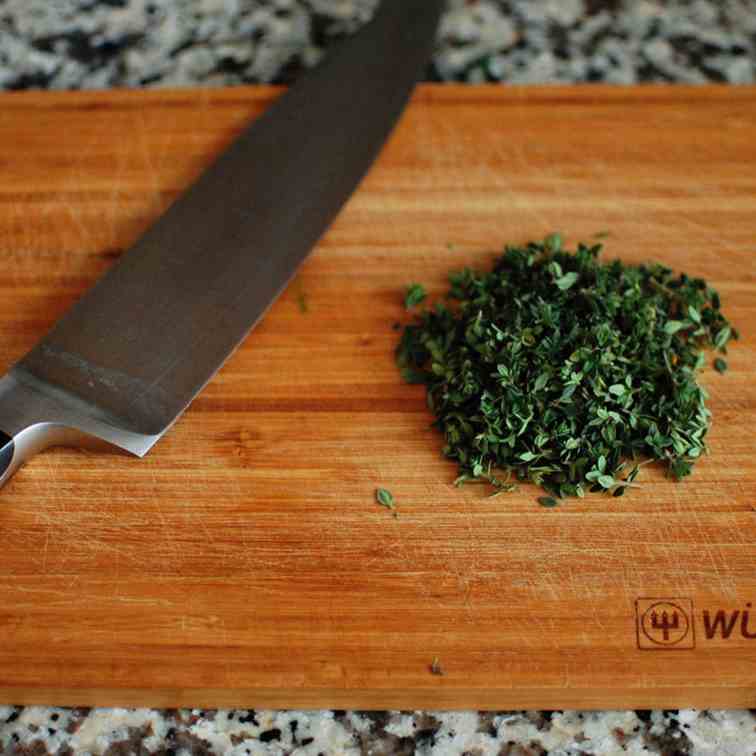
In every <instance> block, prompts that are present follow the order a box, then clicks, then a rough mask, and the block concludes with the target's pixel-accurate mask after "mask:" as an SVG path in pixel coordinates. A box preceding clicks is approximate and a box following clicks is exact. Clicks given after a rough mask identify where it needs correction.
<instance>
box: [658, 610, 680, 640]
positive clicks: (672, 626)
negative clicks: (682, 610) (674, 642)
mask: <svg viewBox="0 0 756 756" xmlns="http://www.w3.org/2000/svg"><path fill="white" fill-rule="evenodd" d="M651 627H653V628H654V630H661V631H662V634H663V636H664V640H665V641H668V640H669V631H670V630H679V629H680V616H679V615H678V614H677V612H675V611H673V612H672V617H671V618H670V616H669V614H668V613H667V610H666V609H665V610H664V611H663V612H661V617H660V616H659V612H655V611H654V612H651Z"/></svg>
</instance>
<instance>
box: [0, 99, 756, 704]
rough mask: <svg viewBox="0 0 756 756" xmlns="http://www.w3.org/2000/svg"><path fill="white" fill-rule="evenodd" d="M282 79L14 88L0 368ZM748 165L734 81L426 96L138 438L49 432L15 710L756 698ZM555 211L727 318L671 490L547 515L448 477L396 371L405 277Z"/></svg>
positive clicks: (525, 234) (32, 510) (24, 487)
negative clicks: (689, 447) (671, 276)
mask: <svg viewBox="0 0 756 756" xmlns="http://www.w3.org/2000/svg"><path fill="white" fill-rule="evenodd" d="M278 94H279V91H278V90H276V89H269V88H265V89H253V88H252V89H244V88H241V89H234V90H230V91H201V92H198V91H182V92H170V93H167V92H163V91H153V92H128V93H126V92H113V93H94V94H40V93H37V94H6V95H3V96H2V98H1V106H0V263H1V264H0V363H1V364H2V365H6V366H7V365H10V364H11V363H12V362H13V361H14V360H16V359H17V358H19V357H21V356H22V354H24V352H25V351H26V350H27V349H29V348H30V347H31V346H32V344H33V343H34V342H35V341H36V340H37V339H38V338H40V337H41V336H42V335H43V334H44V333H45V331H46V329H47V328H48V327H49V326H50V325H51V324H52V323H53V321H54V320H55V319H56V318H57V317H58V316H60V315H61V314H62V313H63V312H64V311H65V309H66V308H67V307H68V306H69V305H70V304H71V303H72V302H73V301H74V300H75V299H76V298H77V297H78V296H79V295H80V294H81V293H82V292H83V291H84V290H85V289H86V288H87V287H89V286H90V285H91V284H92V283H93V282H94V281H95V280H96V279H97V278H98V277H99V276H100V275H101V274H102V273H103V272H104V271H105V270H106V269H107V268H108V266H110V265H111V264H112V263H113V261H114V260H115V259H116V258H117V257H118V256H119V255H120V254H121V253H122V252H123V251H124V250H125V249H126V248H128V246H129V245H130V244H131V243H132V242H133V241H134V240H135V239H136V238H137V237H138V236H139V235H140V233H141V232H142V231H144V229H145V228H146V227H147V226H148V225H149V224H150V223H151V222H152V221H153V220H154V219H155V218H156V217H157V216H158V215H159V214H160V213H161V211H162V210H164V208H165V207H166V206H167V205H168V204H169V203H170V202H171V201H172V200H173V199H174V198H175V197H176V196H177V194H178V193H179V192H180V191H181V190H183V189H184V188H185V187H186V186H187V185H188V184H189V183H190V182H191V181H192V179H193V178H194V177H196V176H197V175H198V173H199V172H200V170H201V169H202V168H203V166H205V165H206V164H207V163H208V161H210V160H211V159H212V157H213V156H214V155H216V154H217V153H218V152H219V150H220V149H221V148H222V147H223V146H224V145H226V144H227V143H228V142H229V141H230V140H231V139H232V138H233V137H234V135H235V134H237V133H238V132H239V130H240V129H241V128H242V127H243V126H244V125H245V124H246V123H247V122H248V121H249V120H250V119H251V118H253V117H255V116H257V115H259V114H260V113H261V112H262V111H263V110H264V109H265V108H266V107H267V106H268V105H269V104H270V103H271V102H272V101H273V99H274V98H275V97H276V96H277V95H278ZM292 147H293V146H292V145H289V144H283V143H282V144H281V146H280V148H281V149H282V150H287V149H292ZM755 168H756V90H755V89H753V88H730V89H718V88H700V89H692V88H673V87H670V88H650V89H621V88H617V89H613V88H604V87H590V88H572V87H563V88H549V87H544V88H531V89H515V88H499V87H488V88H475V87H455V86H444V87H440V86H438V87H434V86H428V87H424V88H421V89H420V90H419V91H418V93H417V95H416V97H415V99H414V103H413V104H412V106H411V108H410V110H409V111H408V113H407V115H406V117H405V118H404V120H403V122H402V124H401V126H400V128H399V130H398V132H397V133H396V134H395V136H394V138H393V139H392V141H391V143H390V145H389V146H388V148H387V149H386V151H385V153H384V154H383V156H382V157H381V159H380V161H379V162H378V164H377V165H376V167H375V168H374V170H373V171H372V172H371V174H370V176H369V178H368V180H367V181H366V183H365V184H364V185H363V187H362V189H361V190H360V191H359V193H358V194H357V195H356V196H355V197H354V198H353V200H352V201H351V202H350V203H349V205H348V207H347V209H346V210H345V212H344V213H343V214H342V215H341V217H340V218H339V220H338V221H337V223H336V224H335V226H334V227H333V228H332V229H331V231H330V232H329V233H328V234H327V236H326V237H325V238H324V239H323V241H322V243H321V244H320V246H319V248H318V249H317V251H316V252H315V253H314V255H313V256H312V257H311V258H310V260H309V261H308V262H307V263H306V265H305V266H304V268H303V270H302V272H301V275H300V276H299V277H298V279H297V280H296V281H295V282H294V283H293V284H292V285H291V287H290V288H289V290H288V291H287V293H286V294H285V295H284V296H283V298H282V299H281V300H279V302H278V303H277V304H276V305H275V306H274V307H273V309H272V310H271V312H270V314H269V315H268V317H267V318H266V319H265V321H264V323H263V324H262V325H261V326H260V327H259V328H257V330H256V331H255V332H254V333H253V334H252V336H251V337H250V338H249V339H248V341H247V342H246V343H245V345H244V347H243V348H242V349H241V350H240V351H239V352H238V353H237V354H236V355H235V356H234V357H233V358H232V360H231V361H230V362H229V363H228V365H227V366H226V367H225V368H224V369H223V371H222V372H221V374H220V375H219V376H218V377H217V379H216V380H214V381H213V383H212V384H211V385H210V386H209V387H208V388H207V390H206V391H205V392H204V393H203V394H202V396H201V397H200V398H199V399H198V400H197V401H196V402H195V403H194V405H193V407H192V408H191V410H190V411H189V412H188V413H187V414H186V415H185V417H184V418H183V419H182V420H181V421H180V422H179V423H178V424H177V425H176V427H175V428H174V429H173V430H172V431H171V433H169V434H168V435H167V436H166V437H165V438H164V440H162V441H161V442H160V444H159V445H158V446H157V447H156V448H155V449H154V450H153V452H152V453H151V454H150V455H149V456H148V457H147V458H146V459H144V460H142V461H139V460H136V459H131V458H128V457H125V456H119V455H116V454H114V455H96V454H92V453H87V452H83V451H78V450H53V451H50V452H48V453H46V454H44V455H41V456H40V457H38V458H37V459H36V460H34V461H33V462H32V463H31V464H29V465H28V466H27V467H26V468H24V469H23V470H22V471H21V472H20V473H19V474H18V475H17V477H16V478H15V480H14V481H12V483H11V484H10V485H9V486H8V487H7V488H6V489H5V490H3V491H2V493H1V494H0V496H2V501H1V502H0V532H1V533H2V549H1V550H0V633H1V635H2V638H3V640H2V643H1V644H0V699H1V700H2V701H3V702H7V703H15V704H21V703H27V704H28V703H40V704H42V703H46V704H69V705H71V704H99V705H107V704H111V705H112V704H116V705H119V704H120V705H152V706H177V705H181V706H204V707H210V706H246V707H254V706H266V707H338V708H345V707H360V708H472V707H479V708H509V707H516V708H521V707H546V708H548V707H554V708H563V707H586V708H589V707H595V708H610V707H677V706H697V707H740V706H751V707H754V706H756V638H755V637H754V636H756V513H755V510H756V464H755V463H754V459H756V457H755V455H756V443H755V441H756V436H755V433H754V428H756V381H755V380H754V369H755V368H756V170H754V169H755ZM281 222H282V223H285V222H287V221H286V216H285V213H284V214H283V215H282V219H281ZM554 230H560V231H562V232H563V233H564V234H565V236H566V238H567V239H568V240H569V241H570V243H574V242H575V241H577V240H580V239H590V238H591V236H592V235H594V234H596V233H597V232H602V231H609V234H610V235H609V237H608V239H607V242H606V244H607V249H606V255H607V257H615V256H621V257H622V258H624V259H626V260H628V261H642V260H647V259H651V258H653V259H656V260H660V261H663V262H665V263H667V264H669V265H670V266H672V267H674V268H678V269H682V270H686V271H688V272H690V273H692V274H695V275H697V276H704V277H706V278H707V279H709V280H710V281H711V282H712V284H713V285H715V286H716V288H718V289H719V290H720V292H721V294H722V298H723V301H724V303H725V311H726V313H727V314H728V316H729V317H730V318H731V319H732V320H733V321H734V322H735V323H736V324H737V325H738V326H739V327H740V329H741V331H742V334H743V338H742V340H741V342H740V343H739V344H738V345H737V346H736V347H735V348H733V349H732V350H731V357H730V370H729V372H727V373H726V374H725V375H723V376H719V375H716V374H715V373H713V371H712V370H711V369H708V370H707V371H706V374H705V376H704V381H705V384H706V386H707V387H708V388H709V390H710V392H711V407H712V409H713V412H714V418H715V423H714V427H713V430H712V432H711V435H710V446H711V455H710V456H709V457H707V458H706V459H704V460H703V461H702V462H701V463H700V464H699V465H698V466H697V467H696V470H695V474H694V476H693V477H692V478H691V479H689V480H687V481H685V482H684V483H674V482H671V481H669V480H667V479H665V478H664V477H663V475H662V474H661V473H660V472H659V471H649V472H647V473H645V474H644V478H643V481H642V482H643V483H644V484H645V485H644V487H643V488H642V489H640V490H638V491H633V492H632V495H628V496H626V497H624V498H622V499H607V498H604V497H601V496H598V495H594V496H589V497H588V498H586V499H585V500H582V501H577V500H576V501H569V502H565V503H564V504H562V505H561V506H559V507H558V508H557V509H554V510H546V509H543V508H541V507H539V506H538V504H537V503H536V496H537V493H538V492H537V490H536V489H535V488H533V487H528V486H525V487H523V488H522V489H521V490H520V491H519V492H518V493H514V494H512V495H510V496H507V497H500V498H496V499H486V498H484V497H483V493H482V492H481V491H479V490H478V489H476V488H475V487H471V488H469V489H463V490H459V489H456V488H454V487H453V486H452V485H451V483H452V481H453V479H454V477H455V473H456V471H455V468H454V466H453V465H452V464H450V463H448V462H446V461H444V460H443V459H442V458H441V456H440V448H441V439H440V438H439V437H438V436H437V434H436V432H435V431H433V430H432V429H430V428H429V422H430V420H431V418H430V416H429V414H428V412H427V411H426V409H425V403H424V396H423V390H422V388H420V387H417V386H406V385H403V384H402V382H401V381H400V379H399V376H398V374H397V370H396V368H395V366H394V362H393V355H392V353H393V348H394V345H395V343H396V340H397V333H396V332H395V331H394V330H392V325H393V324H394V323H396V322H398V321H405V320H406V315H405V313H404V312H403V309H402V289H403V286H404V285H405V284H407V283H409V282H411V281H415V280H417V281H423V282H425V283H427V284H428V286H429V288H430V290H431V292H432V293H433V294H441V293H442V292H444V291H445V288H444V287H445V277H446V274H447V272H448V271H449V270H451V269H457V268H460V267H462V266H464V265H473V266H487V265H488V264H489V263H490V262H491V261H492V259H493V258H494V256H495V255H496V254H497V252H499V251H500V250H501V248H502V246H503V244H504V243H507V242H510V243H514V242H524V241H527V240H530V239H536V238H541V237H543V236H544V235H545V234H547V233H549V232H551V231H554ZM303 304H306V307H303V306H302V305H303ZM303 310H306V311H303ZM113 337H114V338H117V334H113ZM377 486H385V487H386V488H389V489H390V490H391V491H393V493H394V495H395V497H396V500H397V502H398V507H399V517H398V518H396V519H395V518H393V517H392V516H391V513H390V512H388V511H387V510H385V509H382V508H380V507H378V506H377V505H376V504H375V502H374V499H373V492H374V489H375V488H376V487H377ZM655 604H659V606H656V610H657V622H656V626H654V623H653V621H652V613H653V605H655ZM664 610H666V611H667V617H668V620H669V621H668V627H667V628H666V629H665V628H664V627H663V626H662V621H661V619H660V618H661V617H663V611H664ZM675 617H676V618H677V619H676V620H674V618H675ZM674 624H676V625H677V627H676V628H675V627H674ZM728 630H729V633H728V632H727V631H728ZM725 636H727V637H725ZM434 659H437V660H438V664H439V665H440V667H441V669H442V671H443V674H442V675H439V674H433V673H432V672H431V665H432V663H433V661H434Z"/></svg>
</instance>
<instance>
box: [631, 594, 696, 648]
mask: <svg viewBox="0 0 756 756" xmlns="http://www.w3.org/2000/svg"><path fill="white" fill-rule="evenodd" d="M635 615H636V630H637V636H638V648H639V649H642V650H644V651H661V650H670V651H672V650H683V649H691V648H695V647H696V631H695V628H694V626H693V601H692V600H691V599H689V598H639V599H637V600H636V602H635Z"/></svg>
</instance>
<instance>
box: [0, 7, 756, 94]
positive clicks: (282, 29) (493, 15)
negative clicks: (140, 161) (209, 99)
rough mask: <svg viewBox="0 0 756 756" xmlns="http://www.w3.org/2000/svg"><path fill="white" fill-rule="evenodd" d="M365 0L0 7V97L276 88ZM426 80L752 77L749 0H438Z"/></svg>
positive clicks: (356, 17) (355, 19) (362, 17)
mask: <svg viewBox="0 0 756 756" xmlns="http://www.w3.org/2000/svg"><path fill="white" fill-rule="evenodd" d="M375 4H376V0H99V1H98V0H3V1H2V2H0V88H28V87H43V88H46V87H50V88H57V89H67V88H78V87H85V88H102V87H113V86H134V87H139V86H185V85H206V86H218V85H223V84H231V85H233V84H239V83H244V82H249V83H251V82H271V81H275V82H288V81H291V80H292V79H293V78H295V77H296V75H297V73H298V72H299V71H300V70H301V69H302V67H304V66H309V65H312V64H314V63H316V62H317V61H318V60H319V59H320V57H321V56H322V54H323V52H324V50H326V49H327V48H328V47H329V46H330V45H332V44H333V43H334V42H335V41H336V40H337V39H338V38H339V37H341V36H343V35H345V34H349V33H351V32H352V31H354V30H355V29H356V28H358V27H359V26H360V25H361V24H362V23H364V22H365V21H366V20H368V19H369V18H370V16H371V13H372V11H373V9H374V8H375ZM428 77H429V78H432V79H441V80H462V81H471V82H478V81H486V80H488V81H499V80H502V81H505V82H508V83H522V84H526V83H541V82H575V81H607V82H614V83H618V84H630V83H635V82H638V81H655V82H686V83H691V84H696V83H703V82H707V81H722V82H730V83H733V84H739V83H740V84H745V83H751V82H753V81H754V79H755V77H756V3H754V2H753V0H450V2H449V10H448V12H447V13H446V15H445V18H444V21H443V24H442V27H441V30H440V33H439V39H438V47H437V52H436V55H435V59H434V61H433V64H432V65H431V66H430V67H429V70H428Z"/></svg>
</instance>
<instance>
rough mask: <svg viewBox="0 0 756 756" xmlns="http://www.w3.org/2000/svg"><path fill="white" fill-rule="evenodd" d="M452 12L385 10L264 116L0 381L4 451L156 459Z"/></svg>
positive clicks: (368, 160)
mask: <svg viewBox="0 0 756 756" xmlns="http://www.w3.org/2000/svg"><path fill="white" fill-rule="evenodd" d="M442 6H443V2H442V0H384V2H383V3H382V5H381V7H380V9H379V11H378V13H377V15H376V17H375V18H374V20H373V21H372V22H371V23H369V24H368V25H367V26H366V27H365V28H364V29H362V30H361V31H360V32H358V33H357V34H356V35H355V36H354V37H352V38H350V39H348V40H346V41H344V42H343V43H342V46H341V47H340V48H339V49H337V50H336V51H334V52H333V54H332V55H331V56H329V57H328V58H327V59H326V61H325V62H324V63H323V64H322V65H321V66H320V67H318V68H317V69H316V70H314V71H312V72H310V73H309V74H307V75H306V76H305V77H304V78H303V80H302V81H300V82H299V83H298V84H297V85H296V86H295V87H293V88H292V89H291V90H290V91H289V92H287V93H286V94H285V95H283V96H282V97H281V98H280V99H279V100H278V101H277V102H276V103H275V104H274V105H273V106H272V107H271V108H270V109H269V110H268V111H267V112H266V113H265V114H264V115H263V116H262V117H261V118H259V119H258V120H257V121H256V122H255V123H254V124H253V125H252V126H251V128H250V129H249V130H248V131H247V132H246V133H244V134H243V135H242V136H241V137H240V138H239V139H238V140H237V141H236V142H235V143H234V144H233V145H232V146H231V147H230V149H229V150H228V151H227V152H226V153H225V154H223V155H222V156H221V157H220V159H219V160H218V161H217V162H216V163H215V164H214V165H213V166H212V167H211V168H210V169H209V170H208V171H207V172H206V173H205V174H204V175H203V176H202V177H201V178H200V180H199V181H198V182H197V183H196V184H195V185H194V186H193V187H192V188H191V189H190V190H189V191H188V192H187V193H186V194H185V195H184V196H183V197H181V198H180V199H179V200H178V201H177V202H176V203H175V204H174V205H173V206H172V207H171V208H170V209H169V210H168V211H167V212H166V213H165V215H164V216H163V217H162V218H161V219H160V220H159V221H158V222H157V224H156V225H155V226H153V227H152V228H151V229H150V230H149V231H148V232H147V233H146V234H145V235H144V236H143V238H142V239H141V240H140V241H139V242H138V243H137V244H136V246H135V247H134V248H132V249H131V250H130V251H129V252H127V253H126V254H125V255H124V256H123V257H122V258H121V260H120V261H119V262H118V263H117V264H116V265H115V266H114V267H113V268H112V269H111V270H110V271H109V272H108V273H107V274H106V275H105V276H104V278H103V279H102V280H100V282H99V283H98V284H96V285H95V286H94V287H93V288H92V289H91V290H90V291H89V292H88V293H86V294H85V295H84V297H83V298H82V299H81V300H80V301H79V302H78V303H77V304H76V305H75V306H74V307H73V308H72V309H71V310H70V311H69V312H68V313H67V314H66V315H65V316H64V317H63V318H62V319H61V320H60V321H59V322H58V323H57V324H56V325H55V327H54V328H53V329H52V331H51V332H50V333H49V334H48V335H47V336H46V337H45V338H44V339H43V340H42V341H40V342H39V344H38V345H37V346H36V347H35V348H34V349H33V350H32V351H31V352H30V353H29V354H28V355H27V356H26V357H24V358H23V359H22V360H21V361H20V362H19V363H18V364H17V365H16V366H15V367H14V368H13V369H12V371H11V372H10V373H9V375H8V376H6V378H5V379H3V380H2V381H0V429H2V431H4V432H5V433H6V434H7V438H8V439H13V438H16V444H17V446H18V443H19V440H18V434H20V433H22V432H26V433H27V436H29V437H30V438H31V437H34V438H36V439H37V440H36V441H34V442H33V443H32V441H29V443H27V445H26V448H27V450H34V449H36V448H38V447H39V446H40V445H41V441H40V440H39V437H40V436H44V437H45V438H47V440H48V442H49V438H50V429H51V428H53V427H54V428H55V429H56V432H57V433H58V436H59V438H58V441H60V440H62V441H65V442H67V441H69V440H70V439H71V433H70V431H71V429H72V428H73V429H77V430H80V431H84V432H85V433H87V434H89V435H92V436H97V437H98V438H102V439H105V440H107V441H108V442H110V443H113V444H116V445H117V446H120V447H122V448H124V449H127V450H129V451H131V452H134V453H136V454H139V455H142V454H145V453H146V452H147V451H148V450H149V449H150V448H151V447H152V445H153V444H154V443H155V442H156V441H157V440H158V439H159V438H160V437H161V435H162V434H164V433H165V431H166V430H167V429H168V428H169V427H170V425H171V424H172V423H173V422H174V421H175V420H176V418H177V417H178V416H179V415H180V414H181V413H182V412H183V410H184V409H186V407H187V406H188V405H189V403H190V402H191V400H192V399H193V398H194V397H195V396H196V395H197V393H198V392H199V391H201V389H202V388H203V386H204V385H205V384H206V383H207V382H208V381H209V380H210V379H211V377H212V376H213V375H214V374H215V372H216V371H217V370H218V369H219V368H220V366H221V365H222V364H223V362H224V361H225V360H226V359H227V358H228V357H229V355H230V354H231V353H232V352H233V351H234V350H235V349H236V347H237V346H238V345H239V344H240V343H241V342H242V341H243V339H244V338H245V336H246V335H247V334H248V333H249V331H250V330H251V328H252V327H253V326H254V324H255V323H256V322H257V321H258V320H259V319H260V318H261V317H262V316H263V314H264V313H265V311H266V310H267V308H268V307H269V306H270V305H271V303H272V302H273V301H274V300H275V298H276V297H277V295H278V294H279V293H280V292H281V291H282V290H283V289H284V288H285V286H286V284H287V282H288V281H289V280H290V279H291V277H292V276H293V274H294V273H295V271H296V269H297V268H298V266H299V265H300V264H301V263H302V261H303V260H304V259H305V257H306V256H307V255H308V253H309V252H310V250H311V249H312V248H313V246H314V245H315V244H316V242H317V241H318V239H319V238H320V236H321V235H322V234H323V233H324V231H325V230H326V229H327V228H328V226H329V225H330V224H331V222H332V221H333V219H334V218H335V216H336V215H337V213H338V212H339V210H340V209H341V207H342V206H343V204H344V203H345V202H346V200H347V199H348V198H349V197H350V195H351V194H352V193H353V191H354V190H355V189H356V187H357V186H358V184H359V183H360V181H361V180H362V178H363V177H364V175H365V174H366V172H367V170H368V169H369V167H370V166H371V164H372V162H373V160H374V159H375V157H376V156H377V155H378V154H379V151H380V149H381V147H382V146H383V144H384V142H385V140H386V138H387V136H388V135H389V133H390V132H391V130H392V128H393V127H394V125H395V123H396V122H397V119H398V118H399V116H400V114H401V112H402V110H403V108H404V106H405V104H406V102H407V100H408V98H409V95H410V93H411V91H412V88H413V86H414V84H415V82H416V80H417V78H418V76H419V75H420V73H421V70H422V68H423V65H424V64H425V63H426V61H427V60H428V58H429V56H430V52H431V49H432V44H433V40H434V32H435V29H436V27H437V24H438V20H439V16H440V13H441V8H442ZM9 397H10V398H9ZM11 401H12V403H14V404H15V405H16V410H15V411H13V410H12V409H9V405H10V403H11ZM19 408H20V409H19ZM44 424H46V425H44ZM43 425H44V427H45V430H44V432H42V433H41V432H40V429H41V428H42V427H43ZM32 426H35V427H36V428H37V432H36V433H33V434H30V429H31V428H32ZM53 435H54V434H53ZM0 440H1V439H0ZM9 443H10V442H9ZM0 446H2V444H1V443H0ZM15 456H16V457H17V458H18V457H19V454H18V448H17V449H16V454H15ZM2 458H3V457H2V451H1V450H0V460H2ZM1 473H2V469H0V474H1Z"/></svg>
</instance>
